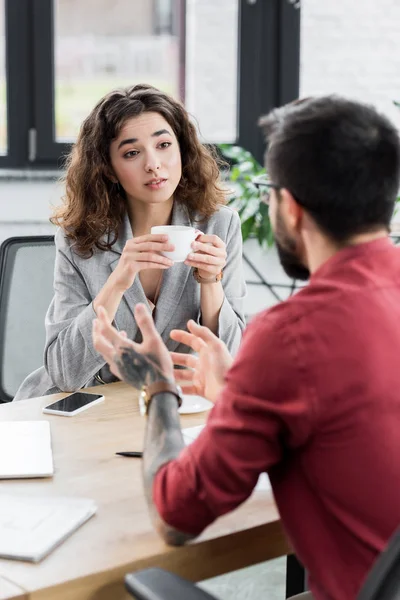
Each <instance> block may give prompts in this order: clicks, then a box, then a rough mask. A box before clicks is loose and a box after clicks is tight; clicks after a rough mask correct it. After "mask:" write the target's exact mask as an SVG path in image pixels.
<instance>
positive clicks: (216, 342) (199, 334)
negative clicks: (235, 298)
mask: <svg viewBox="0 0 400 600" xmlns="http://www.w3.org/2000/svg"><path fill="white" fill-rule="evenodd" d="M187 326H188V329H189V331H190V333H192V334H193V335H194V336H195V337H196V338H197V339H200V340H202V341H203V342H205V343H206V345H207V346H210V347H212V348H217V347H220V346H221V344H223V342H221V340H220V339H219V338H218V337H217V336H216V335H214V334H213V332H212V331H211V330H210V329H208V327H203V325H198V324H197V323H196V322H195V321H192V320H190V321H189V322H188V324H187Z"/></svg>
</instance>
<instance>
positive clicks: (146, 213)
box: [128, 198, 174, 237]
mask: <svg viewBox="0 0 400 600" xmlns="http://www.w3.org/2000/svg"><path fill="white" fill-rule="evenodd" d="M173 203H174V201H173V198H170V199H169V200H167V201H166V202H163V203H162V204H144V203H142V202H137V201H136V202H135V203H133V202H132V203H130V204H129V208H128V215H129V221H130V223H131V227H132V233H133V236H134V237H138V236H139V235H145V234H147V233H150V229H151V228H152V227H155V226H156V225H170V223H171V218H172V207H173Z"/></svg>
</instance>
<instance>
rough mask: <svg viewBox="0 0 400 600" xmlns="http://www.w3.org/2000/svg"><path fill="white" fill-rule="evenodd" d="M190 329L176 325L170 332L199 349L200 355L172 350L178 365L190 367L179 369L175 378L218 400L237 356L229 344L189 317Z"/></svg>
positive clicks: (190, 389) (190, 391) (186, 388)
mask: <svg viewBox="0 0 400 600" xmlns="http://www.w3.org/2000/svg"><path fill="white" fill-rule="evenodd" d="M188 329H189V332H187V331H182V330H180V329H174V330H173V331H171V334H170V336H171V338H172V339H173V340H175V341H176V342H180V343H181V344H185V345H186V346H189V347H190V348H191V349H192V350H194V351H195V352H197V356H196V355H194V354H181V353H179V352H171V357H172V360H173V363H174V365H179V366H182V367H187V368H186V369H175V381H176V382H177V383H179V385H181V387H182V389H183V391H184V392H185V393H187V394H199V395H200V396H204V397H205V398H208V400H211V402H215V401H216V400H217V398H218V396H219V393H220V391H221V389H222V387H223V385H224V380H225V375H226V373H227V371H228V369H230V367H231V365H232V363H233V358H232V356H231V355H230V354H229V351H228V349H227V347H226V346H225V344H224V343H223V342H221V340H220V339H219V338H218V337H217V336H216V335H214V334H213V333H212V331H210V330H209V329H208V328H207V327H202V326H200V325H197V323H195V322H194V321H189V322H188Z"/></svg>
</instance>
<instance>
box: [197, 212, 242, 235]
mask: <svg viewBox="0 0 400 600" xmlns="http://www.w3.org/2000/svg"><path fill="white" fill-rule="evenodd" d="M203 225H204V226H203V227H202V224H201V222H200V227H199V229H207V230H208V229H215V228H217V229H218V230H222V231H225V232H228V230H229V229H231V228H232V227H234V228H237V227H240V219H239V215H238V213H237V211H236V210H234V209H233V208H231V207H230V206H220V207H219V208H218V210H217V211H216V212H215V213H214V214H212V215H211V217H209V218H208V219H206V220H205V221H204V223H203Z"/></svg>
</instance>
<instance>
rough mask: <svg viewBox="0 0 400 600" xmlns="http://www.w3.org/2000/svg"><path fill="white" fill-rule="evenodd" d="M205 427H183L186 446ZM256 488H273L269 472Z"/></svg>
mask: <svg viewBox="0 0 400 600" xmlns="http://www.w3.org/2000/svg"><path fill="white" fill-rule="evenodd" d="M203 427H204V425H197V426H196V427H186V428H185V429H182V435H183V441H184V442H185V444H186V446H189V444H191V443H192V442H193V441H194V440H195V439H196V438H197V436H198V435H199V433H200V432H201V430H202V429H203ZM255 489H256V490H270V489H271V482H270V480H269V477H268V475H267V473H261V475H260V477H259V478H258V482H257V485H256V487H255Z"/></svg>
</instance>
